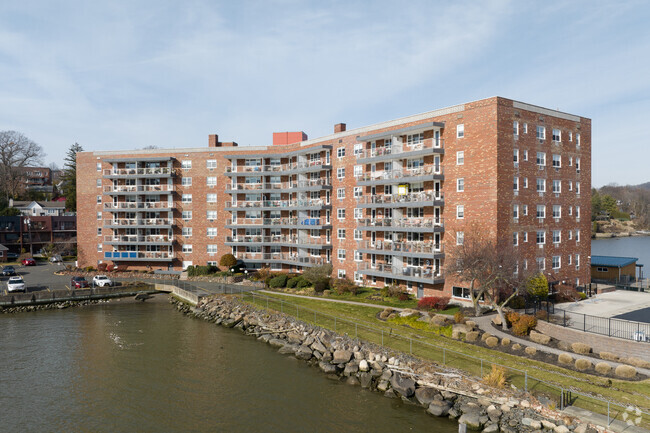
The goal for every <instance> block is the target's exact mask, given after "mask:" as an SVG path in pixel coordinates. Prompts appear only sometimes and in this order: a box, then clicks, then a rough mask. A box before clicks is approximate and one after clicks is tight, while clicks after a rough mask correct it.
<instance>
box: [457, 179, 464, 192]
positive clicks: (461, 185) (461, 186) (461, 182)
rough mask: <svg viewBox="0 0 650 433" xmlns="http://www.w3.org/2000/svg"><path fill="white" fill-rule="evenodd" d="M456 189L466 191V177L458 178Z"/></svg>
mask: <svg viewBox="0 0 650 433" xmlns="http://www.w3.org/2000/svg"><path fill="white" fill-rule="evenodd" d="M456 191H458V192H462V191H465V179H464V178H462V177H461V178H459V179H456Z"/></svg>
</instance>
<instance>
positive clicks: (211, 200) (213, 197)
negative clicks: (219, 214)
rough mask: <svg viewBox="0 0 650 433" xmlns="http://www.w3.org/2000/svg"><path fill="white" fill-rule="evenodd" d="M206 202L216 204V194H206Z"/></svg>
mask: <svg viewBox="0 0 650 433" xmlns="http://www.w3.org/2000/svg"><path fill="white" fill-rule="evenodd" d="M206 201H207V202H208V203H216V202H217V195H216V194H208V195H207V196H206Z"/></svg>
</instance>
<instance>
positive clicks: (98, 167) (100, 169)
mask: <svg viewBox="0 0 650 433" xmlns="http://www.w3.org/2000/svg"><path fill="white" fill-rule="evenodd" d="M97 171H102V163H101V162H98V163H97Z"/></svg>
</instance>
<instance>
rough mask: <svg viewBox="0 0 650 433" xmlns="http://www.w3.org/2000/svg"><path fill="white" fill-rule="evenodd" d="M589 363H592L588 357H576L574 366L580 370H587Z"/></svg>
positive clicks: (589, 366)
mask: <svg viewBox="0 0 650 433" xmlns="http://www.w3.org/2000/svg"><path fill="white" fill-rule="evenodd" d="M591 365H592V364H591V361H590V360H588V359H585V358H579V359H576V363H575V366H576V369H578V370H580V371H585V370H589V369H590V368H591Z"/></svg>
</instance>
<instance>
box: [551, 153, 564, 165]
mask: <svg viewBox="0 0 650 433" xmlns="http://www.w3.org/2000/svg"><path fill="white" fill-rule="evenodd" d="M560 167H562V155H556V154H553V168H560Z"/></svg>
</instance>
